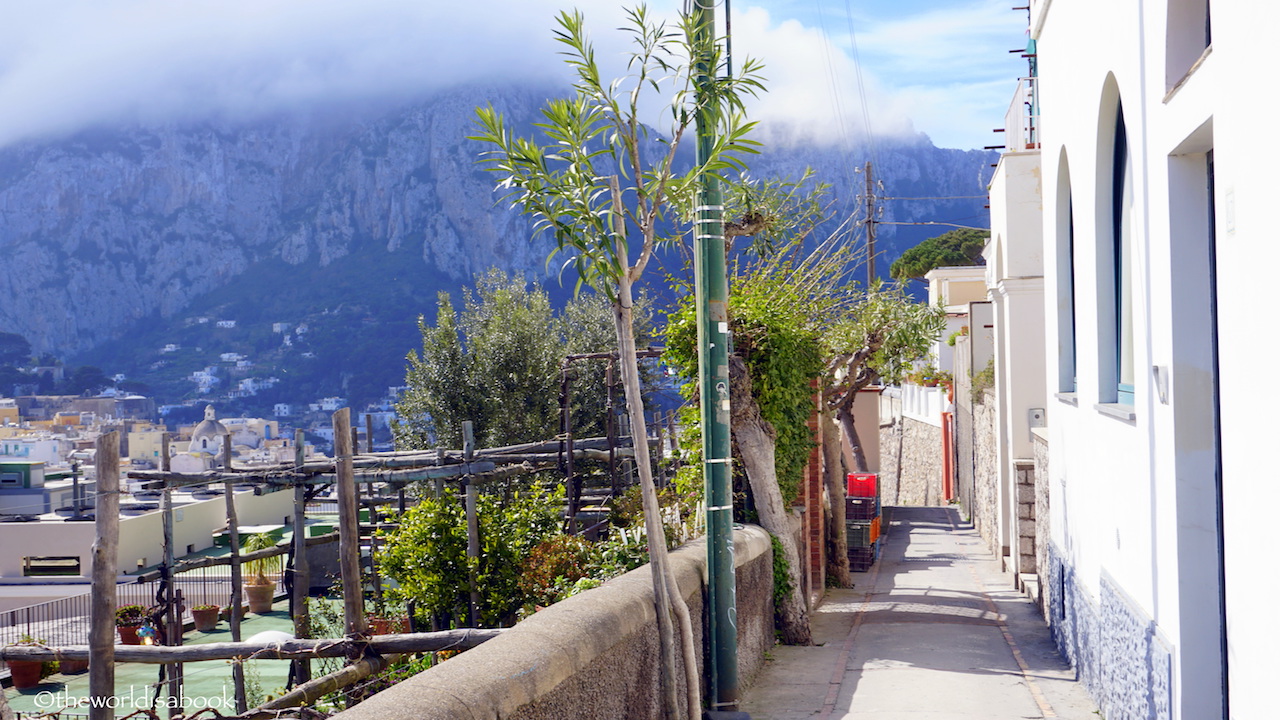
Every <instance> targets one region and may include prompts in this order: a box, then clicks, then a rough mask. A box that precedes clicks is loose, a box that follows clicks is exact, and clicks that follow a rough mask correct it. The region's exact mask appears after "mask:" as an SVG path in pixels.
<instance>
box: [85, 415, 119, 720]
mask: <svg viewBox="0 0 1280 720" xmlns="http://www.w3.org/2000/svg"><path fill="white" fill-rule="evenodd" d="M94 465H95V469H96V471H97V475H98V479H97V485H96V487H95V489H94V493H95V494H96V495H97V496H98V499H97V501H96V502H95V503H94V510H93V511H94V518H95V520H94V525H95V526H96V528H95V530H96V533H97V538H96V539H95V540H94V542H93V548H92V550H91V552H92V555H93V585H92V588H93V594H92V595H90V601H89V602H90V605H89V649H90V659H89V700H90V705H89V720H111V718H113V717H114V716H115V711H114V710H112V708H111V707H110V703H109V702H108V698H112V697H115V694H116V665H115V648H116V644H115V633H116V575H117V572H118V569H117V563H118V559H117V557H116V556H117V554H118V552H119V548H120V435H119V433H118V432H116V431H114V430H113V431H111V432H109V433H106V434H105V435H100V436H98V442H97V452H96V453H95V459H94Z"/></svg>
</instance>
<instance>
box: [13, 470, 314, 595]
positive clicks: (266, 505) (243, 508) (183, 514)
mask: <svg viewBox="0 0 1280 720" xmlns="http://www.w3.org/2000/svg"><path fill="white" fill-rule="evenodd" d="M292 512H293V493H290V492H277V493H271V494H269V495H259V496H255V495H254V494H253V490H252V489H246V490H242V491H238V492H237V493H236V513H237V516H238V519H239V521H240V524H241V525H244V526H248V525H282V524H284V523H285V519H286V516H290V515H291V514H292ZM226 524H227V514H226V500H225V498H223V497H221V496H219V497H216V498H213V499H210V500H202V501H198V502H194V503H191V504H189V505H183V506H181V507H179V508H176V509H175V510H174V524H173V541H174V549H175V553H176V554H177V555H179V556H181V555H184V554H186V551H187V546H188V545H190V546H192V549H193V550H203V549H205V548H208V547H210V546H212V545H213V536H212V533H213V531H214V530H215V529H216V528H221V527H223V526H225V525H226ZM95 532H96V531H95V529H94V523H91V522H78V523H69V522H38V523H0V548H5V549H6V552H4V553H0V577H4V578H10V577H22V558H23V557H25V556H28V555H40V556H72V555H75V556H79V557H80V567H81V571H82V572H83V573H84V574H86V575H87V574H88V573H89V568H90V567H91V560H92V558H91V555H90V547H91V546H92V545H93V540H94V535H95ZM162 539H163V528H162V526H161V517H160V513H159V512H150V513H147V514H145V515H138V516H134V517H123V518H121V519H120V547H119V552H118V554H117V558H118V559H119V568H120V572H122V573H127V572H133V571H134V570H137V569H138V561H139V560H143V561H144V564H146V565H154V564H156V563H158V562H159V561H160V559H161V553H162Z"/></svg>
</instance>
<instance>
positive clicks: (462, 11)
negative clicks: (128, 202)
mask: <svg viewBox="0 0 1280 720" xmlns="http://www.w3.org/2000/svg"><path fill="white" fill-rule="evenodd" d="M479 7H480V6H478V5H470V4H466V3H443V2H423V1H422V0H362V1H361V2H358V3H353V2H348V1H347V0H221V1H214V0H193V1H191V2H181V3H174V2H169V1H167V0H113V1H112V2H96V1H92V0H80V1H79V2H58V3H27V4H23V5H22V6H20V7H18V8H15V9H11V11H10V12H9V13H8V16H7V17H6V21H5V23H4V24H3V26H0V107H3V108H4V112H3V114H0V144H8V143H10V142H13V141H14V140H18V139H23V138H28V137H37V136H45V135H57V134H64V133H68V132H74V131H76V130H79V129H82V128H84V127H87V126H92V125H98V124H117V123H132V122H144V123H145V122H158V121H167V120H183V119H198V118H203V117H209V116H221V117H230V118H244V117H254V116H258V115H262V114H269V113H272V112H276V111H279V110H282V109H287V108H292V107H297V106H299V105H307V104H315V103H332V102H359V101H362V100H368V99H382V98H390V99H394V98H397V97H411V96H415V95H421V94H423V93H424V92H429V91H431V90H433V89H438V88H442V87H448V86H452V85H457V84H463V83H467V82H472V81H476V80H479V79H482V78H486V77H490V76H494V75H498V74H501V73H503V72H511V71H512V69H513V68H515V69H516V70H515V74H518V75H519V76H520V77H521V78H524V79H532V80H538V79H547V78H552V77H556V73H557V72H558V67H557V66H558V65H559V63H557V62H556V56H555V48H554V45H555V43H554V41H553V39H552V37H551V35H550V32H529V29H530V28H547V27H549V26H550V25H551V21H552V18H553V16H554V7H553V2H551V0H531V1H524V2H510V3H503V5H502V7H501V8H498V9H492V10H491V9H490V8H488V7H485V8H484V9H483V10H479V11H478V10H477V8H479Z"/></svg>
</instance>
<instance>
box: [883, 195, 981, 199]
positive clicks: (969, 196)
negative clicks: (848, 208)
mask: <svg viewBox="0 0 1280 720" xmlns="http://www.w3.org/2000/svg"><path fill="white" fill-rule="evenodd" d="M986 198H987V196H986V195H946V196H943V197H881V198H880V199H881V200H984V199H986Z"/></svg>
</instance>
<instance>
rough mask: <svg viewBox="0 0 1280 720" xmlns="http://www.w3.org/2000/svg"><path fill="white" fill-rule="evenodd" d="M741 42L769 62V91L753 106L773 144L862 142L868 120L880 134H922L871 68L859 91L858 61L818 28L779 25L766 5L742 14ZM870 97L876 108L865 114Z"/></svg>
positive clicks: (741, 49) (738, 45) (737, 32)
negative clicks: (917, 130) (865, 101)
mask: <svg viewBox="0 0 1280 720" xmlns="http://www.w3.org/2000/svg"><path fill="white" fill-rule="evenodd" d="M733 48H734V53H735V55H736V54H738V53H743V54H745V55H749V56H751V57H754V58H756V59H759V60H762V61H763V62H764V64H765V69H764V75H765V77H766V78H767V82H766V83H765V84H766V87H768V89H769V92H768V93H767V94H766V95H764V96H762V97H761V98H760V99H759V100H758V101H756V102H754V103H752V104H750V105H749V108H750V115H751V118H752V119H753V120H759V121H760V122H761V124H762V125H763V126H764V130H765V132H766V135H768V136H770V137H769V139H770V140H771V142H773V143H781V144H786V143H789V142H803V143H820V144H833V143H839V144H842V145H844V146H846V147H850V146H856V145H860V144H863V143H864V142H866V139H867V126H868V123H869V125H870V128H871V133H872V134H873V135H875V136H877V137H894V138H909V137H912V136H914V135H915V130H914V127H913V125H912V121H911V118H910V117H909V116H908V115H907V114H905V113H904V112H902V109H903V108H902V107H901V106H900V103H898V102H896V101H895V99H894V98H893V97H892V95H891V93H889V92H887V91H886V90H885V89H884V88H883V87H882V86H881V84H880V83H879V82H878V80H877V79H876V77H875V76H874V75H873V74H872V73H869V72H866V71H865V69H864V72H863V73H862V78H861V79H862V81H863V82H864V83H865V87H864V88H863V90H862V92H859V85H858V83H859V77H858V73H857V66H856V65H855V64H854V62H853V60H852V59H851V58H850V56H849V55H848V54H847V53H846V52H844V51H843V50H842V49H841V48H839V47H836V46H835V45H834V44H833V43H832V42H831V40H830V38H829V37H828V36H827V35H826V33H824V32H822V31H821V30H819V29H817V28H813V27H807V26H805V25H803V24H801V23H800V22H798V21H796V20H784V21H782V22H781V23H775V22H774V21H773V18H772V17H771V15H770V13H769V12H768V11H766V10H764V9H763V8H759V7H748V8H746V10H745V11H739V12H738V13H736V14H735V16H734V21H733ZM862 95H865V96H866V98H867V106H868V108H870V109H872V110H874V112H868V113H865V114H864V113H863V104H862V100H861V96H862Z"/></svg>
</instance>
